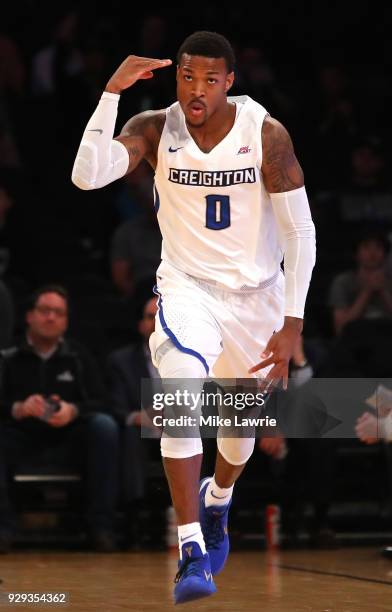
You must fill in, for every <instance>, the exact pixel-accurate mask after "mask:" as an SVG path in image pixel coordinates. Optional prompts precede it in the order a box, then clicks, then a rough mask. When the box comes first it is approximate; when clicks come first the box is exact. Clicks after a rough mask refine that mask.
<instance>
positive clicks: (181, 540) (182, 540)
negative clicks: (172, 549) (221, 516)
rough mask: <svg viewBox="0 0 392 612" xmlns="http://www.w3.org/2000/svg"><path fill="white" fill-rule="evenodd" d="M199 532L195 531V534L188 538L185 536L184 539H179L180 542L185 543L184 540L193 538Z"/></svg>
mask: <svg viewBox="0 0 392 612" xmlns="http://www.w3.org/2000/svg"><path fill="white" fill-rule="evenodd" d="M198 533H199V532H198V531H195V533H192V534H191V535H190V536H185V538H180V542H185V540H187V539H188V538H193V536H195V535H197V534H198Z"/></svg>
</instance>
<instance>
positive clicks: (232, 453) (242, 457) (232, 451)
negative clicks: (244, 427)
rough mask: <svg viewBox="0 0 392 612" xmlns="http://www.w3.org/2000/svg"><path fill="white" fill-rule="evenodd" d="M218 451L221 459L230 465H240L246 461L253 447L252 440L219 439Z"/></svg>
mask: <svg viewBox="0 0 392 612" xmlns="http://www.w3.org/2000/svg"><path fill="white" fill-rule="evenodd" d="M217 443H218V449H219V452H220V454H221V455H222V457H223V459H225V460H226V461H227V463H230V464H231V465H242V464H244V463H246V462H247V461H248V459H249V458H250V457H251V455H252V453H253V449H254V446H255V439H254V438H219V437H218V440H217Z"/></svg>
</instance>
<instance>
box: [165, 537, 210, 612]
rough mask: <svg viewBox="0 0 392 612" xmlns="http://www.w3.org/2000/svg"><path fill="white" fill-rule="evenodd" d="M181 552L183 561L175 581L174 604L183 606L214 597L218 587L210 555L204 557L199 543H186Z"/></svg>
mask: <svg viewBox="0 0 392 612" xmlns="http://www.w3.org/2000/svg"><path fill="white" fill-rule="evenodd" d="M181 552H182V561H179V562H178V572H177V574H176V577H175V579H174V582H175V583H176V586H175V587H174V602H175V603H176V604H181V603H185V602H187V601H193V600H194V599H201V598H202V597H208V595H213V594H214V593H215V591H216V586H215V583H214V580H213V578H212V572H211V565H210V558H209V555H208V553H206V554H205V555H203V553H202V552H201V549H200V546H199V545H198V544H197V542H186V543H185V544H183V546H182V549H181Z"/></svg>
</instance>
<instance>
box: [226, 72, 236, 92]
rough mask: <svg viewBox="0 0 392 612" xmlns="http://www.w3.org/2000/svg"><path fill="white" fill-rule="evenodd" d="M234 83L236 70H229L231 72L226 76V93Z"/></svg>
mask: <svg viewBox="0 0 392 612" xmlns="http://www.w3.org/2000/svg"><path fill="white" fill-rule="evenodd" d="M233 83H234V72H229V74H228V75H227V77H226V86H225V92H226V93H227V92H228V91H229V89H230V88H231V86H232V85H233Z"/></svg>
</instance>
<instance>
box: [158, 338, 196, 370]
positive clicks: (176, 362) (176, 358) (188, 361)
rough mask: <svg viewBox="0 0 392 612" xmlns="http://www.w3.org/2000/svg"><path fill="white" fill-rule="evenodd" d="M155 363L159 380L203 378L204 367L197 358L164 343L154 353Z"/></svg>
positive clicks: (168, 342)
mask: <svg viewBox="0 0 392 612" xmlns="http://www.w3.org/2000/svg"><path fill="white" fill-rule="evenodd" d="M156 362H157V367H158V371H159V375H160V377H161V378H163V379H165V378H203V379H204V378H205V377H206V371H205V368H204V365H203V364H202V363H201V361H200V360H199V359H197V357H194V356H193V355H188V353H183V352H182V351H180V349H178V348H177V347H176V346H174V345H173V344H172V341H171V340H167V341H166V342H164V343H163V344H162V345H161V346H160V347H159V348H158V350H157V352H156Z"/></svg>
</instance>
